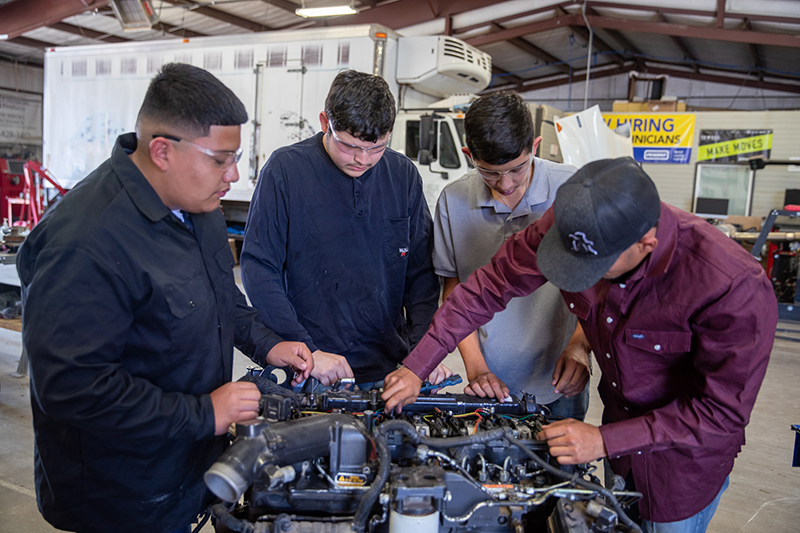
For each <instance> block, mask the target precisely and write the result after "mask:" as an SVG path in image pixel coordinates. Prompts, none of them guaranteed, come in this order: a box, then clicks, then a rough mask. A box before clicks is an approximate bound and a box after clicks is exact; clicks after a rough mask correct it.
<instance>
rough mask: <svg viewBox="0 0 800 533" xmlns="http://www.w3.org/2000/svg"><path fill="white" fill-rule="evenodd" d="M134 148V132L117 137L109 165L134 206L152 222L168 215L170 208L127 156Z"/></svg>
mask: <svg viewBox="0 0 800 533" xmlns="http://www.w3.org/2000/svg"><path fill="white" fill-rule="evenodd" d="M135 150H136V134H135V133H125V134H123V135H120V136H119V137H117V142H116V144H115V145H114V150H113V151H112V152H111V167H112V168H113V169H114V172H115V173H116V174H117V176H118V177H119V180H120V181H121V182H122V185H123V187H125V190H126V191H127V193H128V195H129V196H130V197H131V200H132V201H133V203H134V204H135V205H136V208H137V209H139V211H141V212H142V214H144V215H145V216H146V217H147V218H149V219H150V220H151V221H152V222H156V221H158V220H161V219H162V218H164V217H167V216H169V214H170V209H169V207H167V206H166V205H164V202H162V201H161V198H159V196H158V193H156V190H155V189H153V186H152V185H150V182H149V181H147V178H145V177H144V174H142V172H141V171H140V170H139V168H138V167H137V166H136V165H135V164H134V162H133V161H131V158H130V157H129V155H130V154H132V153H133V152H134V151H135Z"/></svg>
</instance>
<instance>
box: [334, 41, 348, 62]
mask: <svg viewBox="0 0 800 533" xmlns="http://www.w3.org/2000/svg"><path fill="white" fill-rule="evenodd" d="M337 63H338V65H339V66H340V67H342V66H347V65H349V64H350V43H339V54H338V60H337Z"/></svg>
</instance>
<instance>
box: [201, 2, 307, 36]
mask: <svg viewBox="0 0 800 533" xmlns="http://www.w3.org/2000/svg"><path fill="white" fill-rule="evenodd" d="M297 7H300V5H299V2H298V5H297ZM214 8H215V9H218V10H220V11H224V12H226V13H230V14H231V15H236V16H237V17H241V18H243V19H247V20H252V21H254V22H258V23H259V24H263V25H264V26H267V27H268V28H274V29H278V28H285V27H287V26H291V25H293V24H297V23H298V22H300V21H301V20H302V19H301V18H300V17H298V16H297V15H295V14H294V12H291V11H287V10H286V9H283V8H280V7H277V6H274V5H272V4H268V3H266V2H264V1H262V0H249V1H240V2H231V3H223V2H220V3H218V4H216V5H215V6H214Z"/></svg>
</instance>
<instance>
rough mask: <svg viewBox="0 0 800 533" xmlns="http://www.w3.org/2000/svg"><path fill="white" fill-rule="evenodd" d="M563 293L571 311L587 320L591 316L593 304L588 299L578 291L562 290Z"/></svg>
mask: <svg viewBox="0 0 800 533" xmlns="http://www.w3.org/2000/svg"><path fill="white" fill-rule="evenodd" d="M561 295H562V296H563V298H564V301H565V302H567V307H569V311H570V313H572V314H573V315H575V316H576V317H578V318H580V319H581V320H586V319H587V318H588V317H589V310H590V309H591V305H590V304H589V301H588V300H586V299H585V298H583V297H582V296H581V295H580V294H579V293H576V292H565V291H561Z"/></svg>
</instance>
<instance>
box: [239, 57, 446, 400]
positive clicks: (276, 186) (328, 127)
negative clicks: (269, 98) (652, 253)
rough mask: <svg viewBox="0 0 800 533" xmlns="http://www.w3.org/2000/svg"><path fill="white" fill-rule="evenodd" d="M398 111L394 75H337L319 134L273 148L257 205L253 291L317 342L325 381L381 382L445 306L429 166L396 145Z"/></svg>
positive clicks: (251, 219)
mask: <svg viewBox="0 0 800 533" xmlns="http://www.w3.org/2000/svg"><path fill="white" fill-rule="evenodd" d="M394 119H395V103H394V98H393V97H392V94H391V92H390V91H389V86H388V84H387V83H386V81H384V80H383V79H382V78H380V77H378V76H373V75H371V74H364V73H361V72H356V71H354V70H349V71H344V72H341V73H339V74H338V75H337V76H336V78H335V80H334V81H333V84H332V86H331V88H330V92H329V93H328V96H327V99H326V101H325V109H324V110H323V111H322V112H321V113H320V114H319V121H320V127H321V129H322V131H321V133H318V134H317V135H315V136H314V137H311V138H310V139H306V140H304V141H301V142H299V143H297V144H294V145H292V146H287V147H285V148H281V149H279V150H276V151H275V152H274V153H273V154H272V155H271V156H270V158H269V161H267V164H266V165H265V166H264V168H263V169H262V170H261V175H260V177H259V182H258V185H257V188H256V192H255V195H254V197H253V202H252V204H251V206H250V213H249V215H248V219H247V227H246V230H245V236H244V247H243V249H242V257H241V264H242V279H243V282H244V285H245V289H246V290H247V294H248V296H249V297H250V300H251V301H252V302H253V305H254V306H255V307H256V308H257V309H258V310H259V311H260V313H261V317H262V318H263V319H264V322H265V323H266V324H267V325H268V326H269V327H271V328H272V329H274V330H275V331H276V332H277V333H278V334H279V335H281V336H283V337H284V338H287V339H293V340H298V341H302V342H305V343H306V344H307V345H308V346H309V348H310V349H311V350H312V352H313V354H314V361H315V369H314V372H312V376H314V377H316V378H318V379H319V380H320V381H321V383H322V384H323V385H331V384H332V383H334V382H335V381H336V380H337V379H340V378H347V377H353V376H354V377H355V381H356V383H357V384H359V385H360V387H361V388H362V389H364V388H372V387H375V386H379V385H380V383H381V382H382V380H383V378H384V376H386V374H388V373H389V372H391V371H393V370H394V369H395V368H396V366H397V364H399V363H400V362H401V361H402V360H403V358H404V357H405V356H406V355H408V352H409V350H410V349H411V348H412V347H413V346H414V345H415V344H416V343H417V341H419V339H420V338H421V337H422V335H423V334H424V333H425V330H426V329H427V328H428V325H429V324H430V321H431V318H432V317H433V314H434V312H435V311H436V308H437V304H438V299H439V281H438V278H437V277H436V274H435V273H434V271H433V266H432V264H431V250H432V245H433V240H432V231H431V216H430V212H429V211H428V206H427V203H426V202H425V198H424V197H423V194H422V179H421V177H420V175H419V172H418V171H417V169H416V168H415V167H414V165H413V163H412V162H411V161H410V160H409V159H408V158H407V157H405V156H404V155H402V154H399V153H397V152H395V151H394V150H392V149H390V148H389V147H388V146H389V139H390V136H391V132H392V128H393V126H394ZM434 374H435V375H434V376H433V378H434V380H436V379H443V377H444V374H445V371H444V370H442V369H438V370H437V371H435V372H434Z"/></svg>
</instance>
